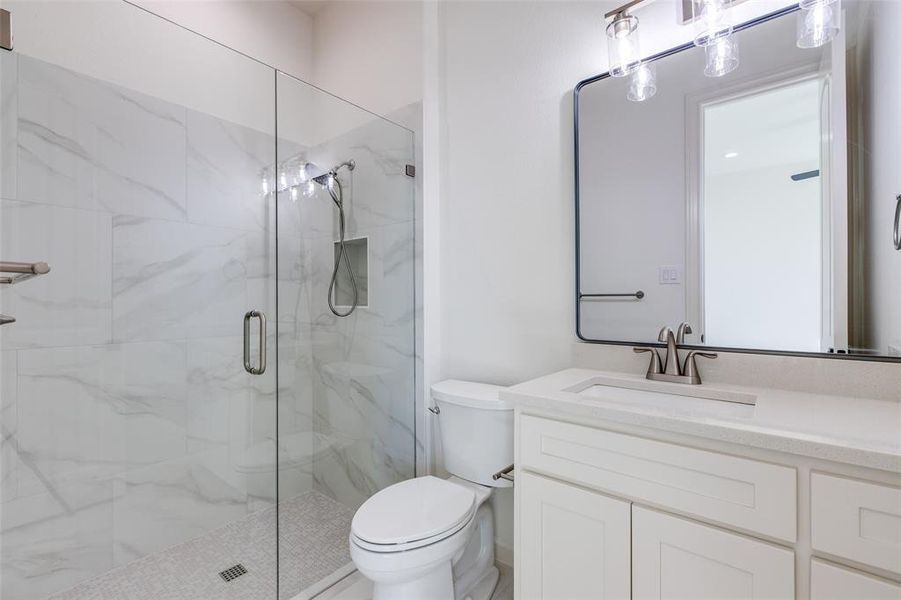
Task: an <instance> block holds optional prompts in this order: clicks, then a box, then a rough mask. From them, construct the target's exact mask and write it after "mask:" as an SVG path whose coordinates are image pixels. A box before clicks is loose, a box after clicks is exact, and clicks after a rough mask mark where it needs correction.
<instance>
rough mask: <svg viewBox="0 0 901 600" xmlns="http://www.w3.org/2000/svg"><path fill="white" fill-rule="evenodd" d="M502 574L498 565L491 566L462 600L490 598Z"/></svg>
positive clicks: (486, 599) (485, 599)
mask: <svg viewBox="0 0 901 600" xmlns="http://www.w3.org/2000/svg"><path fill="white" fill-rule="evenodd" d="M500 575H501V574H500V571H498V570H497V567H491V568H490V569H488V570H487V571H486V572H485V574H484V575H483V576H482V578H481V579H479V580H478V581H477V582H476V584H475V585H474V586H473V587H472V589H471V590H469V592H467V593H466V594H464V596H463V597H462V598H461V599H460V600H489V599H490V598H491V594H493V593H494V588H496V587H497V581H498V579H500Z"/></svg>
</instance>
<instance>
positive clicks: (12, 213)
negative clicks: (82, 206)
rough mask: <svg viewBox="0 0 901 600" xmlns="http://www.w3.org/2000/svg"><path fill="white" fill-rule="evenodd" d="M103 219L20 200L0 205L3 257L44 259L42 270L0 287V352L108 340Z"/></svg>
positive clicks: (107, 221)
mask: <svg viewBox="0 0 901 600" xmlns="http://www.w3.org/2000/svg"><path fill="white" fill-rule="evenodd" d="M111 227H112V223H111V217H110V216H109V215H106V214H102V213H97V212H93V211H85V210H76V209H70V208H64V207H60V206H49V205H41V204H33V203H28V202H13V201H3V202H2V203H0V232H2V234H0V238H2V239H0V253H2V256H3V258H4V260H12V261H20V262H36V261H44V262H46V263H48V264H49V265H50V269H51V270H50V272H49V273H47V274H46V275H42V276H40V277H36V278H34V279H32V280H30V281H28V282H27V283H26V284H22V285H16V286H4V287H3V288H2V289H0V299H2V300H0V301H2V306H3V311H4V312H5V314H10V315H12V316H14V317H15V318H16V319H17V321H16V323H15V324H13V325H10V326H7V327H5V328H4V330H3V334H2V344H3V348H5V349H11V348H34V347H46V346H65V345H75V344H99V343H105V342H108V341H110V314H111V301H110V297H111V296H110V288H111V272H110V265H111V261H112V258H111V253H112V250H111V248H110V238H111Z"/></svg>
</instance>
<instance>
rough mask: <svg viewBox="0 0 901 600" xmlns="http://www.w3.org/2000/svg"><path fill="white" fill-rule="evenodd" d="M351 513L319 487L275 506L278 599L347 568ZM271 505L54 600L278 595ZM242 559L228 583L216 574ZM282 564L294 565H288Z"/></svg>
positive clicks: (236, 599) (267, 599) (222, 599)
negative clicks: (241, 570)
mask: <svg viewBox="0 0 901 600" xmlns="http://www.w3.org/2000/svg"><path fill="white" fill-rule="evenodd" d="M352 518H353V511H352V510H351V509H349V508H347V507H345V506H344V505H342V504H339V503H338V502H335V501H334V500H332V499H331V498H329V497H327V496H325V495H323V494H320V493H318V492H307V493H305V494H302V495H300V496H298V497H296V498H293V499H291V500H286V501H285V502H282V503H281V504H280V505H279V520H280V523H281V541H280V547H279V553H280V555H279V560H280V561H281V564H282V569H281V573H280V577H281V583H280V588H279V592H280V596H281V597H282V598H285V599H290V598H294V597H295V596H297V595H298V594H301V593H302V592H303V591H304V590H308V592H307V593H308V596H307V597H309V595H310V594H311V593H316V592H318V591H320V590H322V589H323V588H324V587H326V586H327V585H329V584H331V582H332V581H330V580H329V578H330V577H334V576H335V575H337V576H338V577H340V576H341V575H345V574H346V573H348V572H350V571H351V569H352V566H351V564H350V562H351V561H350V554H349V553H348V548H347V539H348V535H349V533H350V521H351V519H352ZM275 531H276V510H275V507H273V508H270V509H267V510H264V511H260V512H258V513H255V514H253V515H250V516H249V517H247V518H245V519H242V520H240V521H235V522H234V523H230V524H228V525H226V526H225V527H222V528H220V529H217V530H215V531H211V532H209V533H208V534H206V535H204V536H201V537H198V538H195V539H193V540H190V541H188V542H185V543H183V544H179V545H177V546H173V547H172V548H169V549H167V550H165V551H163V552H159V553H156V554H153V555H151V556H147V557H144V558H142V559H140V560H137V561H135V562H133V563H130V564H128V565H125V566H123V567H121V568H118V569H114V570H112V571H110V572H108V573H106V574H104V575H101V576H100V577H97V578H95V579H92V580H90V581H87V582H85V583H82V584H80V585H78V586H76V587H74V588H72V589H70V590H67V591H65V592H62V593H59V594H56V595H54V596H52V597H51V598H52V600H256V599H259V600H271V599H272V598H274V597H275V594H276V585H275V583H276V582H275V572H276V568H275V567H276V547H275V544H274V543H273V542H274V539H275ZM238 563H240V564H242V565H244V567H245V568H246V569H247V573H246V574H245V575H242V576H240V577H238V578H237V579H234V580H232V581H231V582H228V583H226V582H225V581H223V580H222V578H221V577H219V572H220V571H222V570H224V569H227V568H229V567H231V566H233V565H235V564H238ZM286 565H292V568H287V567H286Z"/></svg>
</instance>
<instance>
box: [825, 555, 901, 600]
mask: <svg viewBox="0 0 901 600" xmlns="http://www.w3.org/2000/svg"><path fill="white" fill-rule="evenodd" d="M810 597H811V598H814V600H849V598H866V599H867V600H898V599H899V598H901V586H899V585H898V584H896V583H891V582H889V581H885V580H883V579H876V578H875V577H870V576H869V575H864V574H863V573H859V572H857V571H854V570H852V569H845V568H842V567H838V566H836V565H831V564H829V563H827V562H824V561H821V560H814V561H813V562H812V563H811V566H810Z"/></svg>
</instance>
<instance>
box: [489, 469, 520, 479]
mask: <svg viewBox="0 0 901 600" xmlns="http://www.w3.org/2000/svg"><path fill="white" fill-rule="evenodd" d="M515 466H516V465H510V466H509V467H507V468H506V469H502V470H500V471H498V472H497V473H495V474H494V475H492V476H491V478H492V479H494V480H495V481H497V480H498V479H506V480H507V481H513V467H515Z"/></svg>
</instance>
